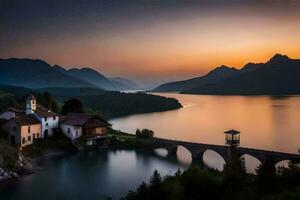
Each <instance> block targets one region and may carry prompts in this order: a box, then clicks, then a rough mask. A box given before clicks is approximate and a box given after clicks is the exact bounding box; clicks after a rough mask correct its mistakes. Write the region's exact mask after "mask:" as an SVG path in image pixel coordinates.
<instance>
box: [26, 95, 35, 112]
mask: <svg viewBox="0 0 300 200" xmlns="http://www.w3.org/2000/svg"><path fill="white" fill-rule="evenodd" d="M34 111H36V98H35V97H34V96H33V95H32V94H31V95H29V96H28V97H27V99H26V114H27V115H29V114H32V113H34Z"/></svg>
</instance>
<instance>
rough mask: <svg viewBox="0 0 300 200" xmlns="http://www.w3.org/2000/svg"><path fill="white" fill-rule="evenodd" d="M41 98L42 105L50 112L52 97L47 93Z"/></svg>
mask: <svg viewBox="0 0 300 200" xmlns="http://www.w3.org/2000/svg"><path fill="white" fill-rule="evenodd" d="M42 98H43V101H42V102H43V105H44V106H45V107H46V108H47V109H49V110H52V101H53V99H52V97H51V95H50V93H49V92H44V93H43V95H42Z"/></svg>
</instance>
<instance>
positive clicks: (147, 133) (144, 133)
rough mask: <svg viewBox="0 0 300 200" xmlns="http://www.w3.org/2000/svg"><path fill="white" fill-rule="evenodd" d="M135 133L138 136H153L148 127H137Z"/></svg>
mask: <svg viewBox="0 0 300 200" xmlns="http://www.w3.org/2000/svg"><path fill="white" fill-rule="evenodd" d="M135 135H136V136H137V137H140V138H153V137H154V132H153V131H152V130H149V129H143V130H140V129H137V130H136V132H135Z"/></svg>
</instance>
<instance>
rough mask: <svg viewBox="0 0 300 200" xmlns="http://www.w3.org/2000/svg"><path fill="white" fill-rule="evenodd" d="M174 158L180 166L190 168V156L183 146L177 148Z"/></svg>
mask: <svg viewBox="0 0 300 200" xmlns="http://www.w3.org/2000/svg"><path fill="white" fill-rule="evenodd" d="M176 156H177V158H178V160H179V162H180V163H181V164H183V165H184V166H190V165H191V164H192V154H191V153H190V151H189V150H187V149H186V148H185V147H183V146H178V147H177V153H176Z"/></svg>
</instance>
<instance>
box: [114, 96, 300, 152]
mask: <svg viewBox="0 0 300 200" xmlns="http://www.w3.org/2000/svg"><path fill="white" fill-rule="evenodd" d="M159 95H163V96H167V97H174V98H176V99H178V100H179V101H180V102H181V103H182V104H183V106H184V107H183V108H181V109H179V110H174V111H167V112H159V113H150V114H140V115H133V116H128V117H123V118H119V119H114V120H111V121H110V122H111V123H112V124H113V128H115V129H117V130H118V129H119V130H122V131H126V132H130V133H134V132H135V130H136V129H137V128H149V129H152V130H154V132H155V134H156V136H157V137H162V138H170V139H176V140H184V141H192V142H200V143H210V144H224V133H223V132H224V131H226V130H229V129H237V130H239V131H241V146H243V147H252V148H258V149H267V150H273V151H283V152H290V153H297V152H298V149H299V148H300V141H299V139H298V138H299V136H300V115H299V113H300V96H287V97H272V96H211V95H182V94H170V93H169V94H167V93H164V94H159Z"/></svg>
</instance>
